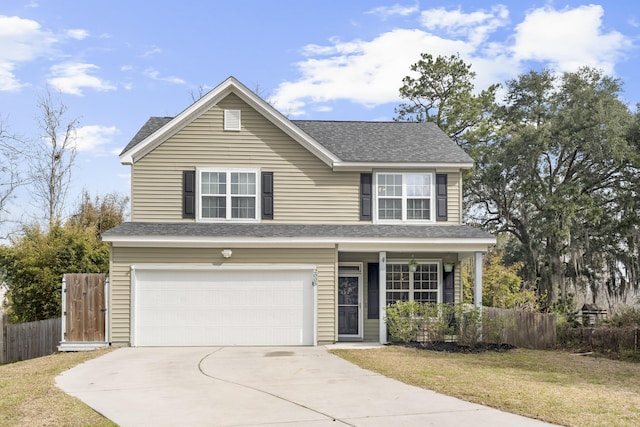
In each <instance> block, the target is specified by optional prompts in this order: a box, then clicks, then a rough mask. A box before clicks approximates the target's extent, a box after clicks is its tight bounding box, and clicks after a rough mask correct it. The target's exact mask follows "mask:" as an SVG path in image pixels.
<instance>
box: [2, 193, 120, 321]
mask: <svg viewBox="0 0 640 427" xmlns="http://www.w3.org/2000/svg"><path fill="white" fill-rule="evenodd" d="M126 203H127V199H126V198H122V197H119V196H117V195H108V196H105V197H104V198H102V199H101V198H96V199H95V203H94V202H91V199H90V197H89V196H88V195H87V194H86V193H85V195H84V196H83V202H82V204H81V206H80V207H79V209H78V211H77V212H76V214H75V215H73V217H72V218H71V219H70V220H69V221H67V223H66V224H64V225H61V224H59V223H54V224H53V225H52V226H51V227H50V228H49V229H48V230H44V229H43V228H41V226H40V225H38V224H36V225H31V226H26V227H24V229H23V232H22V234H21V235H20V236H19V237H14V238H13V239H12V241H11V244H10V245H9V246H0V280H2V281H4V282H6V284H7V285H8V290H7V295H6V296H7V299H8V307H7V308H8V313H9V317H10V320H11V321H13V322H15V323H22V322H31V321H36V320H43V319H49V318H52V317H58V316H60V309H61V295H60V293H61V281H62V276H63V275H64V274H65V273H105V274H107V273H108V272H109V245H108V244H107V243H104V242H102V241H101V239H100V232H101V231H105V230H106V229H108V228H111V227H112V226H115V225H118V224H119V223H120V222H122V220H123V219H124V209H125V207H126Z"/></svg>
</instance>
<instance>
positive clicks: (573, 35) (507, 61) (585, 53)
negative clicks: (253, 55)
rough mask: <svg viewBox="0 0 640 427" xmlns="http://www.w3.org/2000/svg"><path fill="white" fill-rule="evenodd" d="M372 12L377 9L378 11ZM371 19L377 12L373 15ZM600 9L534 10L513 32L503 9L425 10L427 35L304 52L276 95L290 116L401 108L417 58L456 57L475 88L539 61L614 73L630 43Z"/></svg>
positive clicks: (403, 34) (393, 34) (414, 32)
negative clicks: (333, 108)
mask: <svg viewBox="0 0 640 427" xmlns="http://www.w3.org/2000/svg"><path fill="white" fill-rule="evenodd" d="M374 10H375V9H374ZM372 13H373V12H372ZM602 14H603V10H602V7H600V6H593V5H592V6H580V7H577V8H574V9H563V10H554V9H552V8H550V7H546V8H541V9H535V10H530V11H528V12H527V15H526V16H525V18H524V20H523V21H522V22H521V23H519V24H518V25H516V26H514V25H513V24H512V23H510V21H509V10H508V9H507V8H506V7H505V6H502V5H498V6H494V7H493V8H491V9H490V10H486V9H478V10H475V11H471V12H469V13H465V12H463V11H461V10H460V9H455V10H446V9H443V8H436V9H429V10H424V11H422V13H421V14H420V23H421V24H422V26H423V28H424V29H397V28H396V29H393V30H390V31H387V32H384V33H382V34H380V35H378V36H377V37H375V38H373V39H371V40H359V39H354V40H346V41H342V40H340V39H339V38H332V39H330V40H329V41H328V42H327V44H326V45H318V44H313V45H307V46H304V47H303V48H302V54H303V55H304V57H305V59H304V60H303V61H300V62H298V63H296V64H295V66H296V68H297V69H298V71H299V73H300V77H299V78H298V79H296V80H294V81H288V82H283V83H281V84H280V85H279V86H278V87H277V88H276V90H275V92H274V95H273V97H272V99H273V104H274V105H275V107H276V108H278V109H279V110H280V111H282V112H283V113H285V114H288V115H291V116H300V115H303V114H306V112H307V110H308V109H312V110H314V111H322V109H323V108H327V107H326V104H327V103H329V102H331V101H336V100H348V101H352V102H355V103H358V104H361V105H365V106H370V107H374V106H378V105H382V104H385V103H391V102H394V103H398V102H400V98H399V94H398V90H399V87H400V85H401V84H402V78H403V77H405V76H406V75H407V74H409V73H410V71H409V67H410V65H411V64H414V63H415V62H416V61H418V60H419V59H420V54H422V53H425V52H426V53H430V54H431V55H433V56H434V57H435V56H438V55H446V56H448V55H453V54H459V55H460V57H461V58H462V59H463V60H464V61H465V62H466V63H468V64H471V66H472V71H474V72H475V73H476V75H477V78H476V82H475V83H476V87H477V88H478V89H485V88H487V87H488V86H489V85H491V84H494V83H500V82H504V81H505V80H507V79H512V78H515V77H516V76H517V75H518V74H519V73H521V72H523V70H525V69H527V68H529V67H530V65H531V64H530V63H529V62H528V61H531V60H536V61H540V62H542V63H543V65H550V66H551V67H553V68H557V70H558V71H573V70H575V69H577V67H578V66H583V65H589V66H595V67H598V68H602V69H604V70H605V71H606V72H611V71H612V70H613V67H614V65H615V63H616V61H617V60H619V59H620V57H621V55H623V54H624V52H625V50H627V49H629V48H631V47H632V45H631V42H630V40H629V39H627V38H626V37H625V36H623V35H622V34H620V33H618V32H616V31H610V32H606V33H605V32H603V30H602Z"/></svg>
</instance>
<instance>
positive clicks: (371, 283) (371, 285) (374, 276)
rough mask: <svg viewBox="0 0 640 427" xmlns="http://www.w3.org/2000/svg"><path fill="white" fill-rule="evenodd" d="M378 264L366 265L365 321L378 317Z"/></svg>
mask: <svg viewBox="0 0 640 427" xmlns="http://www.w3.org/2000/svg"><path fill="white" fill-rule="evenodd" d="M379 278H380V264H378V263H377V262H375V263H374V262H370V263H369V264H367V319H378V318H379V317H380V280H379Z"/></svg>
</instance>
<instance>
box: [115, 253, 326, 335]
mask: <svg viewBox="0 0 640 427" xmlns="http://www.w3.org/2000/svg"><path fill="white" fill-rule="evenodd" d="M222 249H223V248H205V249H195V248H129V247H112V248H111V259H112V261H111V277H110V286H111V300H110V305H109V306H110V316H111V323H110V326H111V342H113V343H115V344H118V343H121V344H128V343H129V341H130V325H131V323H130V316H131V265H135V264H162V265H176V266H177V265H180V266H188V265H243V264H304V265H315V266H316V267H317V269H318V330H317V333H318V343H328V342H335V340H336V330H335V318H336V313H335V311H336V310H335V307H336V300H335V294H336V293H335V287H336V278H335V274H336V273H335V257H336V252H335V249H334V248H322V249H304V248H303V249H301V248H295V249H272V248H270V249H255V248H233V256H232V258H231V259H229V260H224V259H223V258H222V254H221V251H222Z"/></svg>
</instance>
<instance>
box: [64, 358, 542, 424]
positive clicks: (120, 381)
mask: <svg viewBox="0 0 640 427" xmlns="http://www.w3.org/2000/svg"><path fill="white" fill-rule="evenodd" d="M56 383H57V385H58V387H60V388H61V389H62V390H64V391H65V392H66V393H68V394H70V395H72V396H75V397H78V398H79V399H80V400H82V401H83V402H85V403H86V404H87V405H89V406H91V407H92V408H94V409H95V410H96V411H98V412H100V413H101V414H103V415H104V416H106V417H107V418H109V419H111V420H112V421H114V422H115V423H117V424H119V425H120V426H123V427H126V426H234V427H238V426H269V425H270V426H287V427H290V426H302V425H304V426H311V427H322V426H337V425H349V426H385V427H386V426H444V427H446V426H475V427H482V426H493V427H500V426H509V427H511V426H543V425H549V424H545V423H542V422H540V421H536V420H531V419H528V418H524V417H520V416H516V415H512V414H508V413H505V412H501V411H498V410H495V409H491V408H488V407H484V406H481V405H476V404H473V403H468V402H464V401H461V400H458V399H455V398H451V397H447V396H444V395H441V394H438V393H435V392H432V391H429V390H423V389H420V388H417V387H413V386H409V385H406V384H403V383H401V382H398V381H395V380H392V379H389V378H386V377H384V376H382V375H379V374H376V373H373V372H370V371H367V370H363V369H360V368H358V367H357V366H355V365H352V364H350V363H348V362H346V361H344V360H342V359H340V358H339V357H336V356H333V355H331V354H330V353H328V352H327V350H326V348H325V347H315V348H314V347H273V348H271V347H251V348H249V347H220V348H218V347H217V348H202V347H189V348H121V349H118V350H116V351H114V352H111V353H108V354H106V355H104V356H101V357H99V358H97V359H93V360H90V361H88V362H86V363H83V364H81V365H79V366H77V367H75V368H73V369H70V370H69V371H66V372H64V373H63V374H61V375H60V376H58V377H57V378H56Z"/></svg>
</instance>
